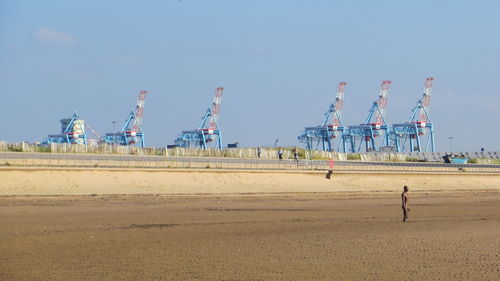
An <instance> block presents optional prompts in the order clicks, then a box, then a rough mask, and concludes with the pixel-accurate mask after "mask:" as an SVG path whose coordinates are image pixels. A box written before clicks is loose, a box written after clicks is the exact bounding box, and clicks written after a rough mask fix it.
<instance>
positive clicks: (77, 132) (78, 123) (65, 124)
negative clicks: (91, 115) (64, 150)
mask: <svg viewBox="0 0 500 281" xmlns="http://www.w3.org/2000/svg"><path fill="white" fill-rule="evenodd" d="M60 122H61V134H58V135H49V136H48V138H47V139H45V140H44V141H43V143H44V144H51V143H69V144H87V135H86V134H85V120H83V119H80V116H79V115H78V113H76V112H75V113H73V116H72V117H71V118H67V119H61V121H60Z"/></svg>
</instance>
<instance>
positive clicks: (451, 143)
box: [448, 137, 453, 153]
mask: <svg viewBox="0 0 500 281" xmlns="http://www.w3.org/2000/svg"><path fill="white" fill-rule="evenodd" d="M448 139H449V140H450V153H453V137H448Z"/></svg>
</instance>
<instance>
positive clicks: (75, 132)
mask: <svg viewBox="0 0 500 281" xmlns="http://www.w3.org/2000/svg"><path fill="white" fill-rule="evenodd" d="M433 80H434V78H432V77H428V78H427V79H426V80H425V84H424V91H423V94H422V97H421V98H420V99H419V100H418V101H417V104H416V106H415V107H414V108H413V109H412V110H411V115H410V118H409V119H408V121H406V122H401V123H393V124H392V126H390V125H389V123H388V122H387V117H386V111H387V101H388V94H389V88H390V85H391V83H392V82H391V81H389V80H384V81H382V84H381V88H380V92H379V95H378V99H377V100H376V101H374V102H373V103H372V105H371V107H370V109H369V111H368V116H367V117H366V118H365V121H364V122H363V123H362V124H359V125H358V124H355V125H348V126H346V124H345V123H344V121H343V117H342V110H343V105H344V97H345V90H346V85H347V82H340V83H339V85H338V88H337V93H336V96H335V100H334V102H332V103H331V104H330V105H329V106H328V109H327V111H326V112H325V113H324V117H323V120H322V122H321V123H320V125H317V126H309V127H305V128H304V130H303V132H302V134H301V135H300V136H298V140H299V141H300V142H302V143H304V144H305V146H306V149H308V150H323V151H337V152H343V153H356V152H362V151H364V152H372V151H373V152H375V151H387V152H407V151H408V152H428V151H429V149H430V151H431V152H435V151H436V147H435V142H434V124H433V122H432V120H431V118H430V114H429V109H430V100H431V94H432V82H433ZM223 90H224V88H223V87H218V88H216V89H215V94H214V97H213V100H212V104H211V105H210V107H209V108H208V109H207V111H206V113H205V114H204V115H203V116H202V118H201V122H200V124H199V125H198V127H197V128H196V129H193V130H186V131H182V132H181V134H179V135H178V137H177V138H176V139H175V146H177V147H182V148H201V149H208V148H211V147H213V148H215V149H222V148H223V144H222V131H221V129H220V127H219V115H220V109H221V104H222V103H221V101H222V93H223ZM146 94H147V91H141V92H140V93H139V97H138V98H137V104H136V107H135V110H133V111H131V112H130V114H129V116H128V118H127V119H126V120H125V122H124V124H123V126H122V127H121V129H120V130H119V131H117V132H111V133H106V134H105V135H104V137H101V136H100V135H99V134H98V133H96V132H95V130H93V129H92V128H91V127H89V126H88V124H86V122H85V120H83V119H81V118H80V116H79V115H78V114H77V113H76V112H75V113H74V114H73V116H72V117H71V118H66V119H62V120H60V122H61V133H60V134H56V135H49V136H48V138H46V139H45V140H44V142H43V143H44V144H51V143H67V144H82V145H87V144H96V143H97V144H100V143H106V144H111V145H120V146H131V145H135V146H139V147H142V148H143V147H145V141H144V139H145V134H144V131H143V129H142V122H143V115H144V104H145V98H146ZM87 131H89V132H90V133H92V134H93V135H94V138H91V137H89V136H88V135H87ZM425 135H427V138H426V139H425V138H424V136H425Z"/></svg>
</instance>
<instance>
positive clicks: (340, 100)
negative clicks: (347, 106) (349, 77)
mask: <svg viewBox="0 0 500 281" xmlns="http://www.w3.org/2000/svg"><path fill="white" fill-rule="evenodd" d="M346 84H347V82H340V83H339V86H338V88H337V95H336V97H335V103H331V104H330V106H329V107H328V110H327V111H326V112H325V117H324V118H323V121H322V122H321V125H319V126H315V127H306V128H304V132H303V133H302V134H301V135H300V136H298V140H299V141H300V142H302V143H305V144H306V148H307V149H308V150H312V149H318V147H319V144H320V143H321V148H322V150H324V151H332V150H333V147H332V144H333V140H334V139H335V138H337V137H338V136H339V135H342V134H343V133H344V123H343V122H342V108H343V105H344V93H345V85H346ZM330 117H331V118H332V119H331V120H332V121H331V123H329V120H330ZM314 144H316V147H314ZM339 145H340V142H339ZM337 150H339V148H337Z"/></svg>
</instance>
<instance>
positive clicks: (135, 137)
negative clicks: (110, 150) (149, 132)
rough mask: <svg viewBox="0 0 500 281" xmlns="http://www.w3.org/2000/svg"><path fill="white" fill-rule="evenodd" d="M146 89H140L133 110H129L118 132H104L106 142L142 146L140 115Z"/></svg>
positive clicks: (141, 115) (142, 135) (142, 133)
mask: <svg viewBox="0 0 500 281" xmlns="http://www.w3.org/2000/svg"><path fill="white" fill-rule="evenodd" d="M146 94H147V91H141V92H140V93H139V97H138V98H137V105H136V107H135V110H133V111H131V112H130V114H129V116H128V118H127V120H125V123H124V124H123V127H122V129H121V130H120V131H119V132H113V133H106V135H105V137H104V140H105V142H106V143H107V144H117V145H134V144H135V145H138V146H140V147H144V132H143V131H142V117H143V115H144V102H145V99H146Z"/></svg>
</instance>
